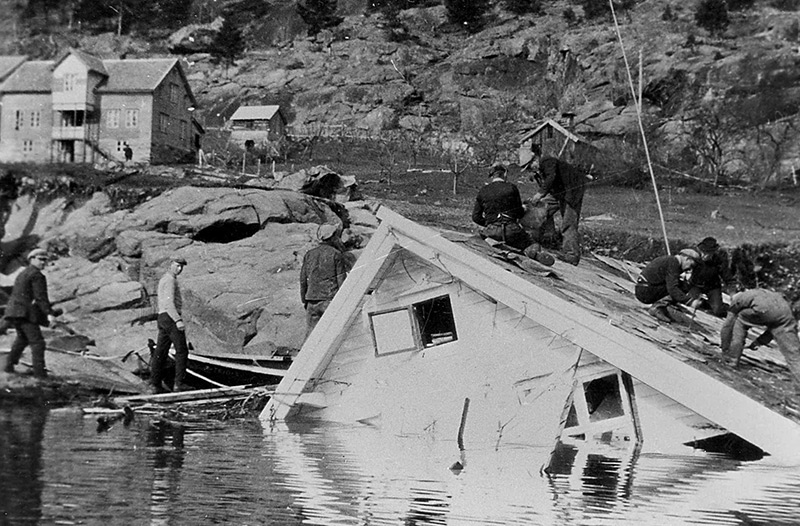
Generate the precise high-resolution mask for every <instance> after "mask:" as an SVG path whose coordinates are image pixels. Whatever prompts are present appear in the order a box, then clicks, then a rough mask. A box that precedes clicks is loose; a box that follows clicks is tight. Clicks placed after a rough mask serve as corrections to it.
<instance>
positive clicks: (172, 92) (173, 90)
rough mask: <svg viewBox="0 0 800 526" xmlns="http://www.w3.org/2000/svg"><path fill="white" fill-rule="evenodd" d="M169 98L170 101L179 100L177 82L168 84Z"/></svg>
mask: <svg viewBox="0 0 800 526" xmlns="http://www.w3.org/2000/svg"><path fill="white" fill-rule="evenodd" d="M169 100H170V102H178V101H180V100H181V88H180V86H178V85H177V84H170V85H169Z"/></svg>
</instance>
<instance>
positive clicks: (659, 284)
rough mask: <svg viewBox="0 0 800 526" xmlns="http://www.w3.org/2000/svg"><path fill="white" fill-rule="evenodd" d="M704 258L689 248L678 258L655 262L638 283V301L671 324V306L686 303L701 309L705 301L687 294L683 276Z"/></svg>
mask: <svg viewBox="0 0 800 526" xmlns="http://www.w3.org/2000/svg"><path fill="white" fill-rule="evenodd" d="M699 259H700V254H699V253H698V252H697V251H696V250H694V249H692V248H685V249H683V250H681V251H680V252H679V253H678V254H676V255H674V256H660V257H657V258H656V259H654V260H653V261H651V262H650V263H649V264H648V265H647V266H646V267H645V268H644V269H642V273H641V274H640V275H639V279H638V280H637V281H636V289H635V294H636V299H637V300H639V301H641V302H642V303H644V304H646V305H651V307H650V308H649V309H648V310H647V312H648V313H650V315H651V316H653V317H655V318H656V319H658V320H660V321H663V322H671V321H673V320H672V317H671V316H670V314H669V311H668V310H667V306H668V305H669V304H671V303H672V304H674V303H683V304H687V305H690V306H692V307H695V308H696V307H697V305H699V304H700V302H701V301H702V298H700V297H698V296H696V295H695V294H692V293H687V292H684V290H683V288H682V283H681V274H682V273H684V272H686V271H688V270H691V269H692V267H694V265H695V264H696V262H697V261H698V260H699Z"/></svg>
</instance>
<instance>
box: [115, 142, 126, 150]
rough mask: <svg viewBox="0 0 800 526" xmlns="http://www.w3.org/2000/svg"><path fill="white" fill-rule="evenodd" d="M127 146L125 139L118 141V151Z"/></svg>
mask: <svg viewBox="0 0 800 526" xmlns="http://www.w3.org/2000/svg"><path fill="white" fill-rule="evenodd" d="M124 148H125V141H117V151H118V152H121V151H122V150H123V149H124Z"/></svg>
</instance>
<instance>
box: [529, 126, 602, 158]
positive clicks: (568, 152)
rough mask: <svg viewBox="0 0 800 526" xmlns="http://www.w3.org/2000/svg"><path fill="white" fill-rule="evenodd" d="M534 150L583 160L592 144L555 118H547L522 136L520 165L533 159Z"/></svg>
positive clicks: (554, 155)
mask: <svg viewBox="0 0 800 526" xmlns="http://www.w3.org/2000/svg"><path fill="white" fill-rule="evenodd" d="M534 150H538V151H540V152H541V153H542V154H543V155H552V156H553V157H560V158H562V159H564V160H566V161H570V162H581V161H582V160H584V159H585V157H586V156H587V155H588V154H589V153H590V152H591V150H592V146H591V143H590V142H589V141H588V140H587V139H586V138H585V137H582V136H581V135H578V134H577V133H573V132H571V131H569V130H568V129H567V128H566V127H564V126H563V125H561V124H559V123H558V122H556V121H555V120H553V119H545V120H544V121H543V122H542V123H541V124H539V125H538V126H536V127H535V128H533V129H532V130H528V131H526V132H525V133H524V134H523V135H522V137H521V138H520V140H519V165H520V166H525V165H527V164H528V163H529V162H530V161H531V159H532V158H533V151H534ZM587 165H588V164H587Z"/></svg>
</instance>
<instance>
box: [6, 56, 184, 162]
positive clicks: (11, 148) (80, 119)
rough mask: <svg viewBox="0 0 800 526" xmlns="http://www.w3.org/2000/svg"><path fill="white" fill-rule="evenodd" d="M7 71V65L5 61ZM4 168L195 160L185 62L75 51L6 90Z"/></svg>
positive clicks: (25, 69)
mask: <svg viewBox="0 0 800 526" xmlns="http://www.w3.org/2000/svg"><path fill="white" fill-rule="evenodd" d="M0 64H2V58H0ZM0 103H2V113H0V162H38V163H43V162H65V163H71V162H79V163H80V162H95V161H97V160H99V159H100V158H103V157H105V158H108V159H113V160H119V161H122V160H125V153H124V152H125V150H126V146H128V147H129V148H130V150H132V152H133V156H132V160H133V161H134V162H150V163H156V164H162V163H173V162H179V161H181V160H187V161H191V160H193V159H194V158H195V156H196V152H197V145H198V142H199V141H197V140H196V130H197V128H198V127H197V126H195V125H194V123H193V117H192V112H193V111H194V108H195V106H196V102H195V99H194V96H193V94H192V91H191V88H190V87H189V83H188V82H187V80H186V76H185V74H184V72H183V69H182V68H181V65H180V62H179V61H178V60H177V59H160V58H154V59H116V60H101V59H99V58H97V57H94V56H92V55H89V54H88V53H85V52H82V51H80V50H75V49H73V50H70V51H69V52H68V53H66V54H65V55H64V56H63V57H62V58H61V59H59V60H56V61H25V62H23V63H21V64H20V65H19V66H18V67H16V69H14V70H13V72H11V73H10V74H9V75H8V76H7V78H6V79H5V80H4V81H3V82H2V84H0Z"/></svg>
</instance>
